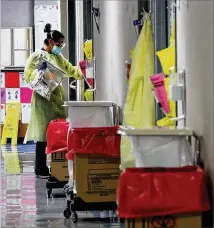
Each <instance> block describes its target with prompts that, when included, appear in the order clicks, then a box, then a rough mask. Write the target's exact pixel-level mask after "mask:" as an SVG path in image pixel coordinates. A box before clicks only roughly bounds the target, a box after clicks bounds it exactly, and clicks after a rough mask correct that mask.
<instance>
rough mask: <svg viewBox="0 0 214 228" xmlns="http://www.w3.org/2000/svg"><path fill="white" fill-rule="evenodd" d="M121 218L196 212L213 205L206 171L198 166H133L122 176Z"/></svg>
mask: <svg viewBox="0 0 214 228" xmlns="http://www.w3.org/2000/svg"><path fill="white" fill-rule="evenodd" d="M117 201H118V205H119V207H118V214H119V217H120V218H143V217H151V216H162V215H168V214H183V213H196V212H202V211H207V210H209V208H210V204H209V200H208V193H207V187H206V181H205V173H204V171H203V170H202V169H200V168H199V167H197V166H191V167H190V166H188V167H183V168H130V169H126V171H125V172H124V173H122V175H121V177H120V183H119V188H118V193H117Z"/></svg>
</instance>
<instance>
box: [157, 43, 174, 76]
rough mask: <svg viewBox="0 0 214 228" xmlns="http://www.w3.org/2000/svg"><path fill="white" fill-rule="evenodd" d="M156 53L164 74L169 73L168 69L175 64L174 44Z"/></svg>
mask: <svg viewBox="0 0 214 228" xmlns="http://www.w3.org/2000/svg"><path fill="white" fill-rule="evenodd" d="M156 54H157V56H158V58H159V60H160V63H161V66H162V69H163V72H164V74H165V75H169V69H170V68H171V67H174V66H175V45H172V46H170V47H168V48H165V49H163V50H161V51H158V52H157V53H156Z"/></svg>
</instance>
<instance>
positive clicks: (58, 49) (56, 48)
mask: <svg viewBox="0 0 214 228" xmlns="http://www.w3.org/2000/svg"><path fill="white" fill-rule="evenodd" d="M65 45H66V44H65V43H64V44H63V45H61V46H56V45H55V46H53V49H52V53H53V54H55V55H59V54H60V53H61V52H62V50H63V48H64V47H65Z"/></svg>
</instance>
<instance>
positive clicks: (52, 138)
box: [46, 119, 69, 154]
mask: <svg viewBox="0 0 214 228" xmlns="http://www.w3.org/2000/svg"><path fill="white" fill-rule="evenodd" d="M68 127H69V122H66V120H65V119H56V120H52V121H51V122H50V123H49V125H48V129H47V134H46V135H47V148H46V153H47V154H49V153H56V152H60V151H67V135H68Z"/></svg>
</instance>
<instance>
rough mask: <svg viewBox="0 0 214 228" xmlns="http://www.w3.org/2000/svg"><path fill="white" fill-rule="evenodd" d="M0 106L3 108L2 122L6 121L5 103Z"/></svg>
mask: <svg viewBox="0 0 214 228" xmlns="http://www.w3.org/2000/svg"><path fill="white" fill-rule="evenodd" d="M0 108H1V110H0V111H1V116H0V123H4V121H5V104H1V105H0Z"/></svg>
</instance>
